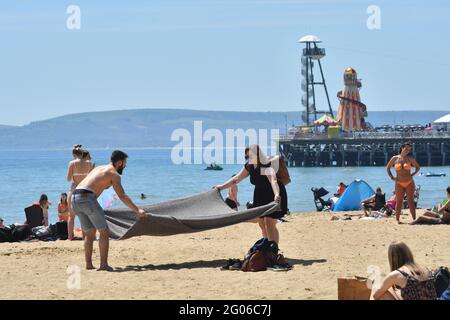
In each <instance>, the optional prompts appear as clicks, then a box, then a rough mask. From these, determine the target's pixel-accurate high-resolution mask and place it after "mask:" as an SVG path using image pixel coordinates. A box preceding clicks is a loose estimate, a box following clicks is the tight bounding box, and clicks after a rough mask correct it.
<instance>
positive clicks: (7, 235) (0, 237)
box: [0, 228, 12, 243]
mask: <svg viewBox="0 0 450 320" xmlns="http://www.w3.org/2000/svg"><path fill="white" fill-rule="evenodd" d="M11 241H12V232H11V229H9V228H0V243H2V242H11Z"/></svg>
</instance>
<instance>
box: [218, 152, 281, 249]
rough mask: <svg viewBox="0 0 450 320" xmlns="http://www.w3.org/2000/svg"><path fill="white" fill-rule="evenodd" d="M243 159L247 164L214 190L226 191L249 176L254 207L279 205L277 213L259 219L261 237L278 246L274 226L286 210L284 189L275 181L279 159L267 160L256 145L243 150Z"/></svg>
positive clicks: (278, 237)
mask: <svg viewBox="0 0 450 320" xmlns="http://www.w3.org/2000/svg"><path fill="white" fill-rule="evenodd" d="M245 159H246V160H247V163H246V164H245V165H244V168H242V169H241V171H240V172H239V173H238V174H237V175H236V176H235V177H233V178H231V179H230V180H228V181H227V182H225V183H224V184H222V185H218V186H215V188H217V189H218V190H219V191H220V190H223V189H228V188H229V187H230V186H232V185H235V184H238V183H239V182H241V181H242V180H244V179H245V178H247V177H249V176H250V182H251V184H253V185H254V186H255V191H254V193H253V206H254V207H260V206H263V205H266V204H269V203H271V202H273V201H275V202H276V203H278V204H280V210H279V211H277V212H274V213H272V214H270V215H268V216H265V217H264V218H261V219H259V226H260V227H261V230H262V234H263V237H264V238H267V239H268V240H269V241H273V242H276V243H277V244H278V243H279V241H280V236H279V233H278V229H277V226H276V224H277V219H280V218H282V217H283V216H284V215H285V214H286V213H287V210H288V209H287V193H286V188H285V187H284V185H283V184H282V183H281V182H279V181H278V180H277V176H276V170H277V169H278V162H277V161H278V160H279V157H278V156H277V157H273V158H271V159H269V158H268V157H267V156H266V155H264V153H263V152H262V151H261V150H260V148H259V146H258V145H252V146H251V147H250V148H246V149H245Z"/></svg>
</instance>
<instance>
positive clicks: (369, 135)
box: [279, 131, 450, 140]
mask: <svg viewBox="0 0 450 320" xmlns="http://www.w3.org/2000/svg"><path fill="white" fill-rule="evenodd" d="M279 138H280V140H324V139H329V140H336V139H343V140H351V139H433V138H436V139H444V138H449V139H450V132H448V131H443V132H435V131H429V132H423V131H421V132H417V131H416V132H352V133H343V134H341V135H340V136H339V137H338V138H335V137H333V138H330V137H328V134H327V133H308V134H304V133H297V134H295V135H293V134H280V135H279Z"/></svg>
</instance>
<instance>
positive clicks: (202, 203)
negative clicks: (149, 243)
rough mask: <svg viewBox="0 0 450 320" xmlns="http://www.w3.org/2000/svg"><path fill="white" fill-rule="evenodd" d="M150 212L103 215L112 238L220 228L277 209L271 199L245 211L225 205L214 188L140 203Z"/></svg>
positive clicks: (107, 212)
mask: <svg viewBox="0 0 450 320" xmlns="http://www.w3.org/2000/svg"><path fill="white" fill-rule="evenodd" d="M142 209H144V210H145V211H146V212H150V213H151V215H149V216H148V217H147V218H144V219H138V217H137V215H136V214H135V213H134V212H132V211H131V210H129V209H108V210H105V217H106V221H107V223H108V227H109V230H110V236H111V238H113V239H119V240H124V239H129V238H131V237H136V236H143V235H146V236H170V235H175V234H182V233H193V232H200V231H205V230H210V229H216V228H222V227H226V226H231V225H233V224H237V223H241V222H245V221H249V220H252V219H254V218H258V217H261V216H265V215H268V214H271V213H273V212H275V211H277V210H279V205H277V204H275V203H274V202H272V203H270V204H267V205H265V206H261V207H256V208H251V209H248V210H244V211H234V210H232V209H231V208H230V207H228V206H227V205H226V203H225V201H224V200H223V198H222V195H221V194H220V192H219V191H218V190H216V189H213V190H211V191H208V192H204V193H200V194H196V195H192V196H190V197H186V198H182V199H176V200H171V201H167V202H163V203H160V204H155V205H149V206H144V207H142Z"/></svg>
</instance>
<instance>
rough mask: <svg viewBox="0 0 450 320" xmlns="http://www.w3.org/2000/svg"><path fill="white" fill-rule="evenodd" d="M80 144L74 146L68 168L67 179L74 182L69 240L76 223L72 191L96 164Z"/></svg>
mask: <svg viewBox="0 0 450 320" xmlns="http://www.w3.org/2000/svg"><path fill="white" fill-rule="evenodd" d="M81 147H82V146H81V145H80V144H77V145H75V146H74V147H73V151H72V154H73V158H74V160H72V161H71V162H70V163H69V168H68V170H67V181H69V182H72V184H71V186H70V191H69V196H68V200H69V210H70V212H69V221H68V224H67V228H68V230H67V231H68V236H69V240H74V239H75V238H74V232H73V230H74V225H75V212H74V211H73V209H72V203H71V199H72V193H73V191H74V190H75V189H76V187H77V186H78V185H79V184H80V182H81V181H83V180H84V178H86V177H87V176H88V174H89V173H90V172H91V171H92V169H93V168H94V165H93V164H92V162H91V161H90V154H89V152H87V151H86V150H83V149H82V148H81Z"/></svg>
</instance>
